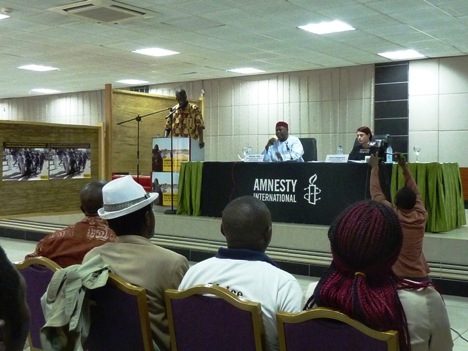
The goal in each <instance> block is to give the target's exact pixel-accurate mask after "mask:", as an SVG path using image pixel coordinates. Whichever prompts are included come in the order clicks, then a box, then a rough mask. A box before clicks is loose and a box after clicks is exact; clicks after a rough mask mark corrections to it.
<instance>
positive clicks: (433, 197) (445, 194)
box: [391, 163, 466, 233]
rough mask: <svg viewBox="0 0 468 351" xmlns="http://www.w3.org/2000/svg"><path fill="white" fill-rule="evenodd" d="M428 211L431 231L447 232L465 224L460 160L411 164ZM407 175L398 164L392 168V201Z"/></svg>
mask: <svg viewBox="0 0 468 351" xmlns="http://www.w3.org/2000/svg"><path fill="white" fill-rule="evenodd" d="M408 169H409V170H410V172H411V174H412V175H413V177H414V180H415V181H416V184H418V187H419V190H420V192H421V196H422V198H423V201H424V205H425V207H426V210H427V212H428V214H429V216H428V219H427V224H426V231H428V232H434V233H438V232H448V231H450V230H453V229H456V228H459V227H461V226H462V225H464V224H466V216H465V207H464V202H463V190H462V183H461V177H460V169H459V167H458V163H409V164H408ZM404 185H405V178H404V176H403V174H402V172H401V170H400V169H399V167H398V165H396V164H395V165H394V166H393V169H392V182H391V194H392V200H393V199H394V197H395V194H396V192H397V191H398V189H400V188H401V187H403V186H404Z"/></svg>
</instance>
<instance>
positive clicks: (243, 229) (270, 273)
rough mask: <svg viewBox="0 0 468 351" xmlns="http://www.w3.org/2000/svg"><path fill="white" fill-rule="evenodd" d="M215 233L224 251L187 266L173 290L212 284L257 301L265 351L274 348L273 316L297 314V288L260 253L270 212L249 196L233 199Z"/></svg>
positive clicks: (264, 246) (268, 230)
mask: <svg viewBox="0 0 468 351" xmlns="http://www.w3.org/2000/svg"><path fill="white" fill-rule="evenodd" d="M221 233H222V234H223V235H224V237H225V238H226V243H227V248H220V249H219V250H218V254H217V255H216V256H215V257H212V258H209V259H207V260H205V261H202V262H199V263H197V264H195V265H194V266H192V267H191V268H190V269H189V270H188V271H187V273H186V274H185V276H184V278H183V279H182V282H181V283H180V286H179V290H183V289H187V288H190V287H192V286H194V285H197V284H207V283H212V284H216V285H219V286H221V287H225V288H227V289H229V290H231V291H235V293H236V294H237V295H238V296H242V297H243V298H245V299H247V300H250V301H255V302H260V303H261V305H262V312H263V323H264V326H265V335H266V341H267V349H268V350H270V351H272V350H277V349H278V340H277V339H278V336H277V332H276V312H277V311H287V312H299V311H300V310H301V304H302V290H301V288H300V286H299V283H298V281H297V280H296V278H294V277H293V276H292V275H291V274H289V273H287V272H285V271H283V270H281V269H279V268H278V267H277V265H276V264H275V263H274V262H273V261H272V260H271V259H270V258H269V257H268V256H267V255H266V254H265V250H266V249H267V247H268V245H269V244H270V240H271V235H272V223H271V215H270V211H269V210H268V208H267V207H266V205H265V204H264V203H263V202H262V201H260V200H259V199H257V198H255V197H253V196H242V197H239V198H237V199H235V200H233V201H232V202H230V203H229V204H228V205H227V206H226V208H225V209H224V211H223V214H222V220H221Z"/></svg>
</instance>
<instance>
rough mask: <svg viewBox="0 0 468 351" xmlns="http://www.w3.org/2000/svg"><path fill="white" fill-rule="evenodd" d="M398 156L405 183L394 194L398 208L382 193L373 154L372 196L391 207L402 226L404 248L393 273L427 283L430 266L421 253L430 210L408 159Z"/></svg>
mask: <svg viewBox="0 0 468 351" xmlns="http://www.w3.org/2000/svg"><path fill="white" fill-rule="evenodd" d="M395 156H396V157H397V158H398V165H399V166H400V168H401V170H402V171H403V175H404V176H405V183H406V185H405V186H404V187H403V188H401V189H400V190H398V192H397V193H396V195H395V206H393V205H392V204H391V203H390V202H389V201H388V200H387V199H386V198H385V195H384V194H383V192H382V188H381V186H380V182H379V158H378V157H377V156H376V155H372V156H371V157H370V159H369V165H370V166H371V167H372V170H371V179H370V193H371V197H372V199H373V200H375V201H377V202H381V203H383V204H384V205H387V206H390V207H392V208H393V209H394V210H395V212H396V214H397V215H398V218H399V220H400V223H401V228H402V230H403V245H402V248H401V251H400V256H399V257H398V259H397V261H396V262H395V264H394V265H393V267H392V269H393V272H394V273H395V274H396V275H397V276H399V277H401V278H408V279H412V280H418V281H424V280H427V279H429V278H428V274H429V266H428V264H427V262H426V258H425V257H424V253H423V250H422V248H423V239H424V233H425V229H426V222H427V211H426V209H425V207H424V203H423V200H422V197H421V194H420V192H419V189H418V186H417V185H416V182H415V181H414V179H413V176H412V175H411V173H410V171H409V170H408V167H407V164H406V159H405V158H404V157H403V156H402V155H400V154H396V155H395Z"/></svg>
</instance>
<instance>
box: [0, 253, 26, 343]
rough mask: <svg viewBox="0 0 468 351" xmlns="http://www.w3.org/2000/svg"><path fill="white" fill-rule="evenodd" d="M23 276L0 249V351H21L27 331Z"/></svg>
mask: <svg viewBox="0 0 468 351" xmlns="http://www.w3.org/2000/svg"><path fill="white" fill-rule="evenodd" d="M25 290H26V288H25V283H24V279H23V276H22V275H21V274H19V273H18V271H17V270H16V268H15V267H14V266H13V265H12V264H11V262H10V261H9V260H8V258H7V256H6V254H5V251H3V248H2V247H0V349H2V347H3V349H4V350H8V351H22V350H23V348H24V344H25V342H26V337H27V336H28V331H29V308H28V305H27V304H26V297H25Z"/></svg>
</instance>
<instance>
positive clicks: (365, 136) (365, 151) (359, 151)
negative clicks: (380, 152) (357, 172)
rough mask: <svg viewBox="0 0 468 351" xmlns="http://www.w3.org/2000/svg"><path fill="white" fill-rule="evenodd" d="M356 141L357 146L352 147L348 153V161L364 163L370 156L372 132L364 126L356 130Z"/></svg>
mask: <svg viewBox="0 0 468 351" xmlns="http://www.w3.org/2000/svg"><path fill="white" fill-rule="evenodd" d="M356 141H357V144H355V145H354V146H353V149H352V150H351V152H350V153H349V156H348V160H354V161H364V160H365V158H366V156H370V155H371V153H372V149H371V141H372V131H371V130H370V128H369V127H366V126H362V127H359V128H358V129H357V130H356Z"/></svg>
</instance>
